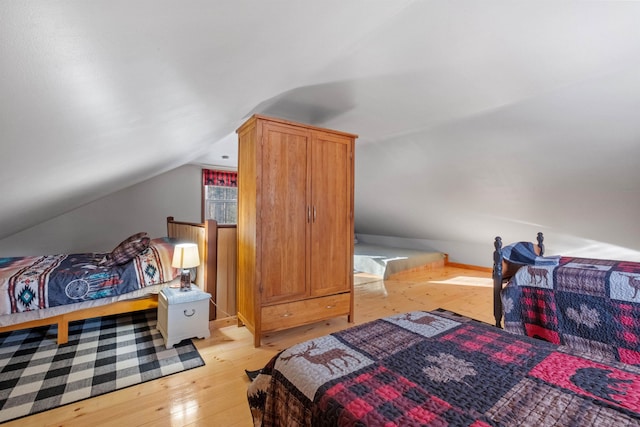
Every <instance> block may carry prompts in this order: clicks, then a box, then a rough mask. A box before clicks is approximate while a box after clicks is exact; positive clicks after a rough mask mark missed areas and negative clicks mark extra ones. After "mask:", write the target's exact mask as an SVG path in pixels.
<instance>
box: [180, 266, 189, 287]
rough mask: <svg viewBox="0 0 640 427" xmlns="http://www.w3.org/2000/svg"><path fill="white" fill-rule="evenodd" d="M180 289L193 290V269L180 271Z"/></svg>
mask: <svg viewBox="0 0 640 427" xmlns="http://www.w3.org/2000/svg"><path fill="white" fill-rule="evenodd" d="M180 290H181V291H190V290H191V270H186V269H185V270H182V273H180Z"/></svg>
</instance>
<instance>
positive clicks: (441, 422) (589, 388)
mask: <svg viewBox="0 0 640 427" xmlns="http://www.w3.org/2000/svg"><path fill="white" fill-rule="evenodd" d="M248 397H249V405H250V407H251V411H252V415H253V417H254V423H255V425H257V426H260V425H262V426H285V425H286V426H390V427H391V426H474V427H481V426H537V427H539V426H571V425H573V426H587V425H639V424H640V369H638V368H637V367H635V366H630V365H625V364H622V363H618V362H615V361H608V362H602V361H598V360H596V359H593V358H591V357H590V356H588V355H584V354H581V353H579V352H577V351H574V350H572V349H567V348H566V347H557V346H555V345H553V344H551V343H548V342H545V341H541V340H537V339H532V338H530V337H527V336H518V335H513V334H510V333H508V332H505V331H503V330H501V329H498V328H495V327H493V326H490V325H487V324H484V323H480V322H477V321H474V320H471V319H468V318H465V317H462V316H458V315H455V314H453V313H450V312H445V311H442V310H438V311H434V312H411V313H407V314H402V315H396V316H391V317H388V318H384V319H380V320H376V321H373V322H369V323H366V324H363V325H359V326H355V327H352V328H350V329H347V330H344V331H340V332H336V333H334V334H331V335H327V336H324V337H321V338H317V339H314V340H311V341H307V342H304V343H302V344H298V345H295V346H293V347H291V348H289V349H287V350H285V351H283V352H282V353H280V354H279V355H278V356H276V357H275V358H273V359H272V360H271V362H270V363H269V364H268V365H267V366H266V367H265V368H264V369H263V370H262V373H261V374H260V375H258V377H257V378H256V379H255V380H254V381H253V382H252V383H251V384H250V386H249V390H248Z"/></svg>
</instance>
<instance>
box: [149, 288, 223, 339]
mask: <svg viewBox="0 0 640 427" xmlns="http://www.w3.org/2000/svg"><path fill="white" fill-rule="evenodd" d="M209 298H211V294H209V293H207V292H202V291H201V290H200V288H198V287H197V286H195V285H191V290H190V291H181V290H180V289H179V288H163V289H162V290H161V291H160V293H159V294H158V325H157V328H158V330H159V331H160V333H161V334H162V337H163V338H164V345H165V346H166V347H167V348H171V347H173V346H174V345H175V344H178V343H179V342H180V341H182V340H184V339H187V338H193V337H198V338H207V337H209V336H210V335H211V332H209Z"/></svg>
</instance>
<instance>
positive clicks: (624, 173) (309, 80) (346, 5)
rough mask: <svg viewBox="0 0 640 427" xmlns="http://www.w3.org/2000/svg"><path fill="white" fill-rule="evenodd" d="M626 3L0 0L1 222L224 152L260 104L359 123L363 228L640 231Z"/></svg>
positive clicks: (638, 66)
mask: <svg viewBox="0 0 640 427" xmlns="http://www.w3.org/2000/svg"><path fill="white" fill-rule="evenodd" d="M638 22H640V3H639V2H636V1H615V0H613V1H540V0H523V1H513V0H414V1H411V0H393V1H388V0H378V1H376V0H328V1H311V0H308V1H304V0H303V1H300V0H274V1H259V0H251V1H249V0H234V1H210V0H201V1H196V0H192V1H177V0H127V1H124V0H93V1H85V0H65V1H58V2H52V1H46V0H43V1H37V0H23V1H2V2H0V49H1V51H0V55H1V63H0V71H1V74H0V75H1V76H2V78H1V79H0V90H1V93H2V99H1V101H0V129H1V134H0V144H1V147H2V155H1V156H0V183H1V190H0V197H1V198H2V200H3V203H2V208H0V238H2V237H6V236H9V235H11V234H13V233H16V232H18V231H20V230H22V229H25V228H28V227H31V226H33V225H35V224H38V223H40V222H42V221H45V220H47V219H50V218H52V217H54V216H57V215H59V214H62V213H64V212H67V211H70V210H72V209H74V208H76V207H78V206H81V205H83V204H86V203H88V202H91V201H93V200H96V199H98V198H100V197H103V196H105V195H108V194H110V193H112V192H114V191H117V190H120V189H122V188H125V187H127V186H130V185H132V184H135V183H137V182H140V181H143V180H145V179H148V178H150V177H152V176H154V175H157V174H160V173H163V172H166V171H168V170H170V169H173V168H175V167H178V166H180V165H182V164H186V163H204V164H209V165H218V166H222V167H235V165H236V139H235V135H234V131H235V129H236V128H237V127H238V126H239V125H240V124H241V123H242V122H243V121H244V120H245V119H246V118H247V117H248V116H249V115H251V114H252V113H262V114H267V115H272V116H278V117H283V118H287V119H291V120H296V121H302V122H306V123H310V124H314V125H318V126H324V127H330V128H334V129H338V130H343V131H347V132H351V133H356V134H358V135H359V136H360V137H359V138H358V141H357V151H356V191H355V197H356V230H357V231H358V232H359V233H364V234H376V235H385V236H397V237H406V238H412V239H427V240H446V241H462V242H465V241H467V242H488V241H491V239H492V238H493V236H495V235H496V234H503V235H507V236H510V235H513V236H518V237H525V236H523V234H524V233H525V232H526V233H532V232H533V231H537V230H542V231H545V232H546V233H551V234H554V233H555V234H556V235H557V237H559V238H562V239H564V240H566V241H567V242H570V243H571V244H572V245H573V246H575V247H579V246H581V245H582V246H584V245H589V244H591V243H607V244H610V245H615V246H621V247H624V248H629V249H634V250H639V251H640V227H637V225H636V223H637V217H638V212H640V162H639V161H638V159H640V120H638V112H639V111H640V72H639V71H640V25H638ZM222 156H228V157H229V158H228V159H223V158H222ZM530 235H531V234H527V235H526V236H527V237H528V236H530Z"/></svg>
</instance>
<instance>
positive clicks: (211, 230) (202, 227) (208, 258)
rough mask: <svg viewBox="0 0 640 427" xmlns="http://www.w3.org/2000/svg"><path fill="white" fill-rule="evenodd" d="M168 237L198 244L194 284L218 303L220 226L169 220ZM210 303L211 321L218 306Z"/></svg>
mask: <svg viewBox="0 0 640 427" xmlns="http://www.w3.org/2000/svg"><path fill="white" fill-rule="evenodd" d="M167 235H168V236H169V237H171V238H174V239H176V240H177V242H178V243H196V244H197V245H198V254H199V255H200V265H199V266H198V267H197V268H196V277H195V280H194V283H195V284H196V285H198V286H199V287H200V289H202V290H204V291H205V292H209V293H210V294H211V296H212V298H213V301H214V302H215V301H216V297H217V295H216V278H217V269H218V267H217V244H218V224H217V222H216V221H214V220H207V221H206V222H204V223H201V224H199V223H191V222H180V221H175V220H174V219H173V217H168V218H167ZM214 302H210V306H209V319H210V320H213V319H215V318H216V305H215V303H214Z"/></svg>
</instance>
